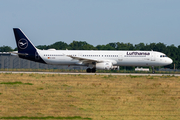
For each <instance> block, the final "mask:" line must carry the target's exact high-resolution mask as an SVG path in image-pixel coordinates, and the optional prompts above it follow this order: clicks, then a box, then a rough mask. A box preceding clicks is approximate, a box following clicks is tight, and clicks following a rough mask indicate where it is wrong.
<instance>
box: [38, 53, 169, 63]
mask: <svg viewBox="0 0 180 120" xmlns="http://www.w3.org/2000/svg"><path fill="white" fill-rule="evenodd" d="M37 52H38V54H39V56H40V57H41V58H42V59H43V60H44V61H45V62H46V63H47V64H53V65H82V66H88V65H90V64H92V63H91V62H90V61H88V62H86V61H85V60H86V59H90V60H96V61H98V60H99V61H101V62H102V61H105V62H111V63H112V65H113V66H165V65H169V64H171V63H172V60H171V59H170V58H169V57H167V56H166V55H165V54H164V53H161V52H156V51H104V50H102V51H100V50H37ZM69 56H72V57H75V58H76V57H77V58H82V59H73V58H72V57H69ZM84 59H85V60H84Z"/></svg>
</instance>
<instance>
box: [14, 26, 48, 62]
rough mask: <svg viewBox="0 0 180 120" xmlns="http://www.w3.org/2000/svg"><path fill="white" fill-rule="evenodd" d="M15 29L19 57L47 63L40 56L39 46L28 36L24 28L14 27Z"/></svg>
mask: <svg viewBox="0 0 180 120" xmlns="http://www.w3.org/2000/svg"><path fill="white" fill-rule="evenodd" d="M13 31H14V36H15V39H16V44H17V48H18V55H19V57H20V58H23V59H27V60H32V61H36V62H41V63H45V62H44V60H43V59H42V58H41V57H40V56H39V54H38V51H37V48H36V47H35V46H34V45H33V44H32V43H31V41H30V40H29V39H28V38H27V37H26V35H25V34H24V33H23V32H22V30H21V29H19V28H13ZM37 56H38V57H37ZM37 58H38V59H37Z"/></svg>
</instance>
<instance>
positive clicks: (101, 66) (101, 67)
mask: <svg viewBox="0 0 180 120" xmlns="http://www.w3.org/2000/svg"><path fill="white" fill-rule="evenodd" d="M112 67H113V65H112V63H111V62H101V63H96V69H99V70H110V69H111V68H112Z"/></svg>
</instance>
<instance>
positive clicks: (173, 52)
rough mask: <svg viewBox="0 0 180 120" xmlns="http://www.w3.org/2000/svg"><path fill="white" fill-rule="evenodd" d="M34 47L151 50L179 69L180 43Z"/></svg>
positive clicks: (1, 49) (7, 49) (6, 49)
mask: <svg viewBox="0 0 180 120" xmlns="http://www.w3.org/2000/svg"><path fill="white" fill-rule="evenodd" d="M36 47H37V48H38V49H42V50H43V49H44V50H47V49H51V48H54V49H56V50H66V49H68V50H148V51H150V50H153V51H159V52H162V53H165V54H166V55H167V56H168V57H170V58H171V59H172V60H173V63H172V64H171V65H168V66H165V67H168V68H171V69H173V68H174V64H175V65H176V68H177V69H180V54H178V53H180V45H179V46H178V47H176V46H174V45H170V46H167V45H165V44H164V43H150V44H144V43H139V44H135V45H133V44H131V43H122V42H121V43H120V42H114V43H109V44H106V45H97V46H93V45H90V44H88V43H87V42H85V41H73V42H72V43H70V44H67V43H65V42H62V41H59V42H56V43H54V44H51V45H38V46H36ZM16 50H17V48H15V49H12V48H11V47H9V46H2V47H0V52H10V51H16Z"/></svg>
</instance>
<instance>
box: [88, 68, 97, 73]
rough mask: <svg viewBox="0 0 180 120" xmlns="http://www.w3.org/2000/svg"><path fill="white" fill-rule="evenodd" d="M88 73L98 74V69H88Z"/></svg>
mask: <svg viewBox="0 0 180 120" xmlns="http://www.w3.org/2000/svg"><path fill="white" fill-rule="evenodd" d="M86 72H87V73H91V72H92V73H95V72H96V68H92V69H91V68H87V69H86Z"/></svg>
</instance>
